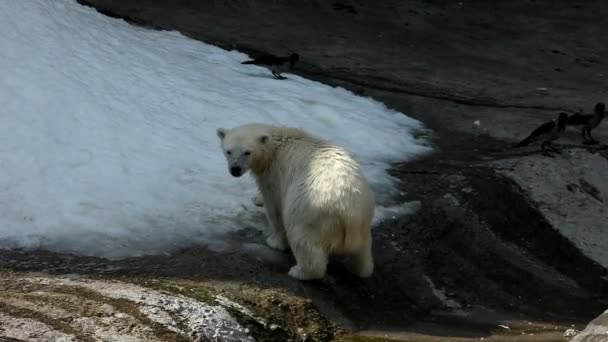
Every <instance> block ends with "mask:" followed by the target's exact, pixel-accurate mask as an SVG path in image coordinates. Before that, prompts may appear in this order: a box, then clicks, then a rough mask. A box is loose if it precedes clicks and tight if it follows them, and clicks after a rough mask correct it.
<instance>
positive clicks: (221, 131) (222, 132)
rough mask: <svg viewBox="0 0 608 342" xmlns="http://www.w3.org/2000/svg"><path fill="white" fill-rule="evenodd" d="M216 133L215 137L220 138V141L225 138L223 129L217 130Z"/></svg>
mask: <svg viewBox="0 0 608 342" xmlns="http://www.w3.org/2000/svg"><path fill="white" fill-rule="evenodd" d="M216 133H217V136H218V137H219V138H220V140H224V138H225V137H226V129H225V128H218V129H217V132H216Z"/></svg>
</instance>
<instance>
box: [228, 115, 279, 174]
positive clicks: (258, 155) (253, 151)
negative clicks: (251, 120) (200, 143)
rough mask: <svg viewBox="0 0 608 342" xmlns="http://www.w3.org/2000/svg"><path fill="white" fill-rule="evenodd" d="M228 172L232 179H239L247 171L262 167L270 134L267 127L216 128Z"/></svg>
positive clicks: (250, 125)
mask: <svg viewBox="0 0 608 342" xmlns="http://www.w3.org/2000/svg"><path fill="white" fill-rule="evenodd" d="M217 136H218V137H219V138H220V141H221V144H222V150H223V151H224V156H225V157H226V161H227V162H228V170H229V171H230V174H231V175H232V176H233V177H241V176H242V175H243V174H245V173H246V172H247V171H249V170H251V169H253V171H254V172H256V170H260V169H262V168H263V167H264V165H263V164H264V160H265V159H266V158H265V157H266V152H267V148H266V146H267V145H268V141H269V139H270V134H269V132H268V127H267V126H264V125H260V124H248V125H243V126H238V127H235V128H232V129H226V128H218V129H217Z"/></svg>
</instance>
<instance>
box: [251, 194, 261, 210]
mask: <svg viewBox="0 0 608 342" xmlns="http://www.w3.org/2000/svg"><path fill="white" fill-rule="evenodd" d="M251 202H253V205H255V206H256V207H263V206H264V198H263V197H262V195H261V194H257V195H255V196H254V197H252V198H251Z"/></svg>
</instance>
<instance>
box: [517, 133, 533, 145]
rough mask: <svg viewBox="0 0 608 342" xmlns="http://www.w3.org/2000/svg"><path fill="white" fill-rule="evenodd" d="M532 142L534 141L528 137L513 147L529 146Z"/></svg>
mask: <svg viewBox="0 0 608 342" xmlns="http://www.w3.org/2000/svg"><path fill="white" fill-rule="evenodd" d="M533 140H534V138H533V137H532V135H529V136H528V137H527V138H526V139H524V140H522V141H520V142H518V143H517V144H515V145H514V146H513V147H523V146H526V145H529V144H530V143H531V142H532V141H533Z"/></svg>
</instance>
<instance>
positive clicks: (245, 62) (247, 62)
mask: <svg viewBox="0 0 608 342" xmlns="http://www.w3.org/2000/svg"><path fill="white" fill-rule="evenodd" d="M241 64H255V61H254V60H251V61H244V62H242V63H241Z"/></svg>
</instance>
